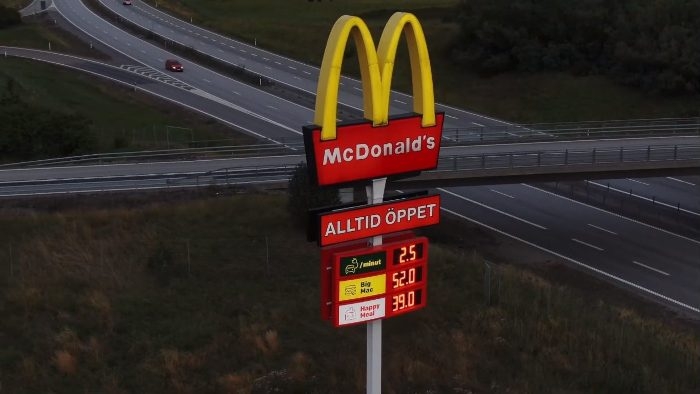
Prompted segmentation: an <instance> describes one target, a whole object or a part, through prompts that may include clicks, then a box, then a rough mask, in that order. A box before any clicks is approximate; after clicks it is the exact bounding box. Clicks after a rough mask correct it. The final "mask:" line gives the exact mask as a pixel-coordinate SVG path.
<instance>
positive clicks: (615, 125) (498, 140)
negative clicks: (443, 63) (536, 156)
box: [0, 118, 700, 168]
mask: <svg viewBox="0 0 700 394" xmlns="http://www.w3.org/2000/svg"><path fill="white" fill-rule="evenodd" d="M554 125H556V126H557V127H558V128H554ZM547 127H550V128H549V129H547V130H548V132H544V131H541V130H544V129H545V128H547ZM515 130H520V134H515V133H514V132H513V131H515ZM699 135H700V118H679V119H651V120H631V121H607V122H581V123H556V124H548V123H543V124H533V125H522V126H515V125H510V126H493V127H477V128H460V129H445V130H444V131H443V141H442V146H444V147H450V146H468V145H479V144H483V143H489V144H508V143H514V142H518V143H525V142H542V141H559V142H565V141H575V140H581V139H601V140H602V139H616V138H619V139H625V138H629V139H633V138H643V137H662V136H699ZM196 143H206V141H196ZM659 144H663V142H662V141H660V142H659ZM303 152H304V145H303V144H302V142H301V141H290V142H288V143H283V144H273V143H269V144H265V143H263V144H255V145H224V146H216V147H211V146H205V147H192V148H180V149H162V150H147V151H133V152H115V153H96V154H89V155H81V156H70V157H62V158H53V159H43V160H33V161H26V162H18V163H9V164H0V168H22V167H37V166H48V165H53V166H59V165H77V164H83V165H84V164H106V163H115V162H133V161H154V160H197V159H205V158H222V157H250V156H255V155H258V156H261V155H263V156H264V155H284V154H303ZM505 153H506V154H507V152H505Z"/></svg>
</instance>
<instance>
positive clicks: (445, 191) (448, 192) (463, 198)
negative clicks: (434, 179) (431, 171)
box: [438, 188, 547, 230]
mask: <svg viewBox="0 0 700 394" xmlns="http://www.w3.org/2000/svg"><path fill="white" fill-rule="evenodd" d="M438 190H440V191H441V192H443V193H447V194H449V195H451V196H454V197H457V198H459V199H461V200H464V201H468V202H470V203H472V204H476V205H478V206H480V207H482V208H486V209H490V210H492V211H494V212H498V213H500V214H501V215H505V216H508V217H509V218H512V219H515V220H519V221H521V222H523V223H526V224H529V225H531V226H533V227H537V228H539V229H540V230H546V229H547V227H544V226H541V225H539V224H537V223H533V222H531V221H529V220H525V219H523V218H519V217H517V216H515V215H513V214H510V213H508V212H504V211H501V210H499V209H497V208H494V207H490V206H488V205H486V204H483V203H480V202H478V201H474V200H472V199H470V198H467V197H464V196H460V195H459V194H457V193H453V192H451V191H449V190H446V189H443V188H438Z"/></svg>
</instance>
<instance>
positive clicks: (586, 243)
mask: <svg viewBox="0 0 700 394" xmlns="http://www.w3.org/2000/svg"><path fill="white" fill-rule="evenodd" d="M571 240H572V241H574V242H578V243H580V244H581V245H586V246H588V247H589V248H593V249H595V250H597V251H599V252H602V251H603V250H604V249H603V248H601V247H598V246H595V245H593V244H589V243H588V242H584V241H581V240H580V239H576V238H571Z"/></svg>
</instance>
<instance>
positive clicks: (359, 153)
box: [355, 144, 369, 160]
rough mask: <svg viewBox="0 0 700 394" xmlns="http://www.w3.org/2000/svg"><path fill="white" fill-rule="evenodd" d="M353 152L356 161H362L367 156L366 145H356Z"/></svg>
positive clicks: (367, 149)
mask: <svg viewBox="0 0 700 394" xmlns="http://www.w3.org/2000/svg"><path fill="white" fill-rule="evenodd" d="M355 151H356V154H355V157H357V160H364V159H366V158H367V156H369V147H368V146H367V144H357V147H356V148H355Z"/></svg>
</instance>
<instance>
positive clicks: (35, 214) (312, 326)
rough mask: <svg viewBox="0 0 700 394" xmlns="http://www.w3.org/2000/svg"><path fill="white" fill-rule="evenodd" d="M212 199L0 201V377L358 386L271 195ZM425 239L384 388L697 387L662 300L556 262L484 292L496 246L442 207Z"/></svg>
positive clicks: (147, 385) (360, 349)
mask: <svg viewBox="0 0 700 394" xmlns="http://www.w3.org/2000/svg"><path fill="white" fill-rule="evenodd" d="M164 196H165V195H164ZM215 196H216V194H214V193H213V194H212V197H209V198H205V199H194V200H187V199H185V200H179V201H170V202H167V201H162V202H155V201H157V199H155V200H152V201H150V202H147V203H145V204H141V203H138V202H134V201H131V202H128V201H127V202H124V201H122V200H120V199H119V198H118V197H117V196H111V197H101V198H99V199H98V198H89V199H87V198H83V199H80V200H77V201H75V202H73V203H71V202H70V201H69V202H65V203H64V204H63V205H62V206H58V205H54V206H53V207H52V208H51V209H50V210H48V211H42V210H39V209H37V208H38V207H40V206H42V204H41V203H40V202H33V203H31V204H30V205H32V206H33V207H34V208H27V203H24V207H22V206H21V205H20V204H16V205H15V206H14V208H11V209H5V210H3V212H2V214H1V215H0V229H2V230H1V231H2V234H1V235H2V237H1V238H0V239H1V241H0V269H1V270H2V273H3V274H2V276H0V278H1V279H0V314H2V316H3V319H2V321H1V322H0V382H1V383H2V387H3V388H4V389H6V390H8V392H11V393H18V394H23V393H37V392H55V393H75V392H102V393H144V392H147V393H267V392H273V391H275V390H278V391H276V392H305V393H307V392H317V393H328V392H339V393H340V392H347V393H354V392H362V391H364V388H363V387H364V373H365V370H364V369H365V358H364V357H365V354H364V352H365V344H364V341H365V330H364V327H362V326H361V327H350V328H345V329H334V328H332V327H330V326H329V325H328V324H327V323H326V322H323V321H321V319H320V318H319V316H318V286H319V285H318V278H317V266H318V249H317V247H316V245H313V244H309V243H307V242H305V240H304V237H303V234H301V232H299V231H298V230H296V229H295V228H293V227H292V225H291V224H290V223H291V221H290V220H289V217H288V215H287V213H286V211H285V208H284V205H285V201H286V199H285V197H284V195H278V194H275V193H272V194H270V193H256V194H250V195H249V194H242V195H238V194H234V195H226V196H225V195H218V197H215ZM90 200H92V201H90ZM96 200H98V201H99V200H103V202H104V203H106V204H108V206H111V207H112V208H110V209H108V208H105V207H104V206H103V207H101V206H100V204H99V203H98V202H97V201H96ZM6 206H7V205H6ZM447 234H452V236H446V235H447ZM428 235H429V236H430V237H431V239H432V240H433V241H432V244H431V251H430V286H429V298H428V299H429V303H428V307H427V308H426V309H424V310H422V311H419V312H416V313H413V314H410V315H407V316H403V317H398V318H395V319H392V320H387V321H385V323H384V350H383V358H384V372H383V374H384V375H383V381H384V391H385V392H387V393H405V392H441V393H442V392H538V393H539V392H591V393H593V392H595V393H601V392H608V393H622V392H635V393H662V392H669V393H672V392H690V391H692V390H693V389H694V388H695V387H697V384H698V383H700V382H698V380H699V379H700V378H698V376H700V375H699V374H698V372H700V365H698V357H699V354H700V353H699V352H700V341H699V340H698V336H697V333H696V332H695V330H694V328H693V327H692V326H689V325H684V324H680V323H678V320H669V319H668V317H669V316H671V315H670V313H662V314H659V313H649V312H648V308H641V309H640V308H638V305H639V304H642V305H644V304H643V303H642V302H631V303H630V302H627V301H622V300H624V298H623V297H620V296H619V294H621V292H619V291H616V290H610V289H608V290H607V291H606V292H603V294H604V295H603V296H591V294H588V293H584V292H581V291H578V290H576V289H575V288H571V287H567V286H565V285H562V284H559V283H558V282H553V281H551V280H549V279H548V277H550V276H551V275H552V273H553V272H554V273H556V271H557V270H558V269H559V266H558V265H557V264H555V263H548V264H545V265H542V264H533V265H532V267H534V269H528V270H523V268H522V267H516V266H509V265H504V264H501V265H497V266H495V268H494V272H493V275H492V281H491V286H490V292H491V301H490V302H488V303H487V302H486V298H485V293H484V264H483V261H482V258H481V257H480V256H481V253H482V252H483V254H486V255H489V254H492V253H495V252H496V253H495V254H493V255H492V256H491V257H492V258H493V257H496V255H497V254H498V253H497V251H498V250H499V249H504V248H508V247H509V245H507V244H504V243H503V241H502V240H499V239H497V238H493V237H492V236H490V235H488V234H486V233H484V232H482V231H480V230H478V229H475V228H472V227H470V226H467V225H465V224H463V223H459V222H456V221H455V222H452V221H451V220H445V221H444V224H442V225H441V226H440V227H438V228H434V229H431V230H430V232H429V234H428ZM457 246H458V247H457ZM523 257H525V256H523ZM529 257H530V258H531V259H535V257H536V256H529ZM497 261H500V262H503V263H505V262H507V261H506V260H504V259H503V258H501V259H499V260H497ZM569 275H570V276H571V277H575V281H576V282H579V283H580V282H582V281H584V282H585V283H588V284H589V285H592V286H598V287H607V286H605V285H601V284H600V283H598V282H596V281H595V280H591V279H590V278H587V279H586V278H585V277H584V276H582V274H580V273H573V274H572V273H569ZM562 278H563V279H564V282H566V279H567V278H566V277H565V275H559V278H558V279H562ZM580 286H582V287H586V285H580ZM611 295H612V296H611ZM674 321H675V323H674Z"/></svg>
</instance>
